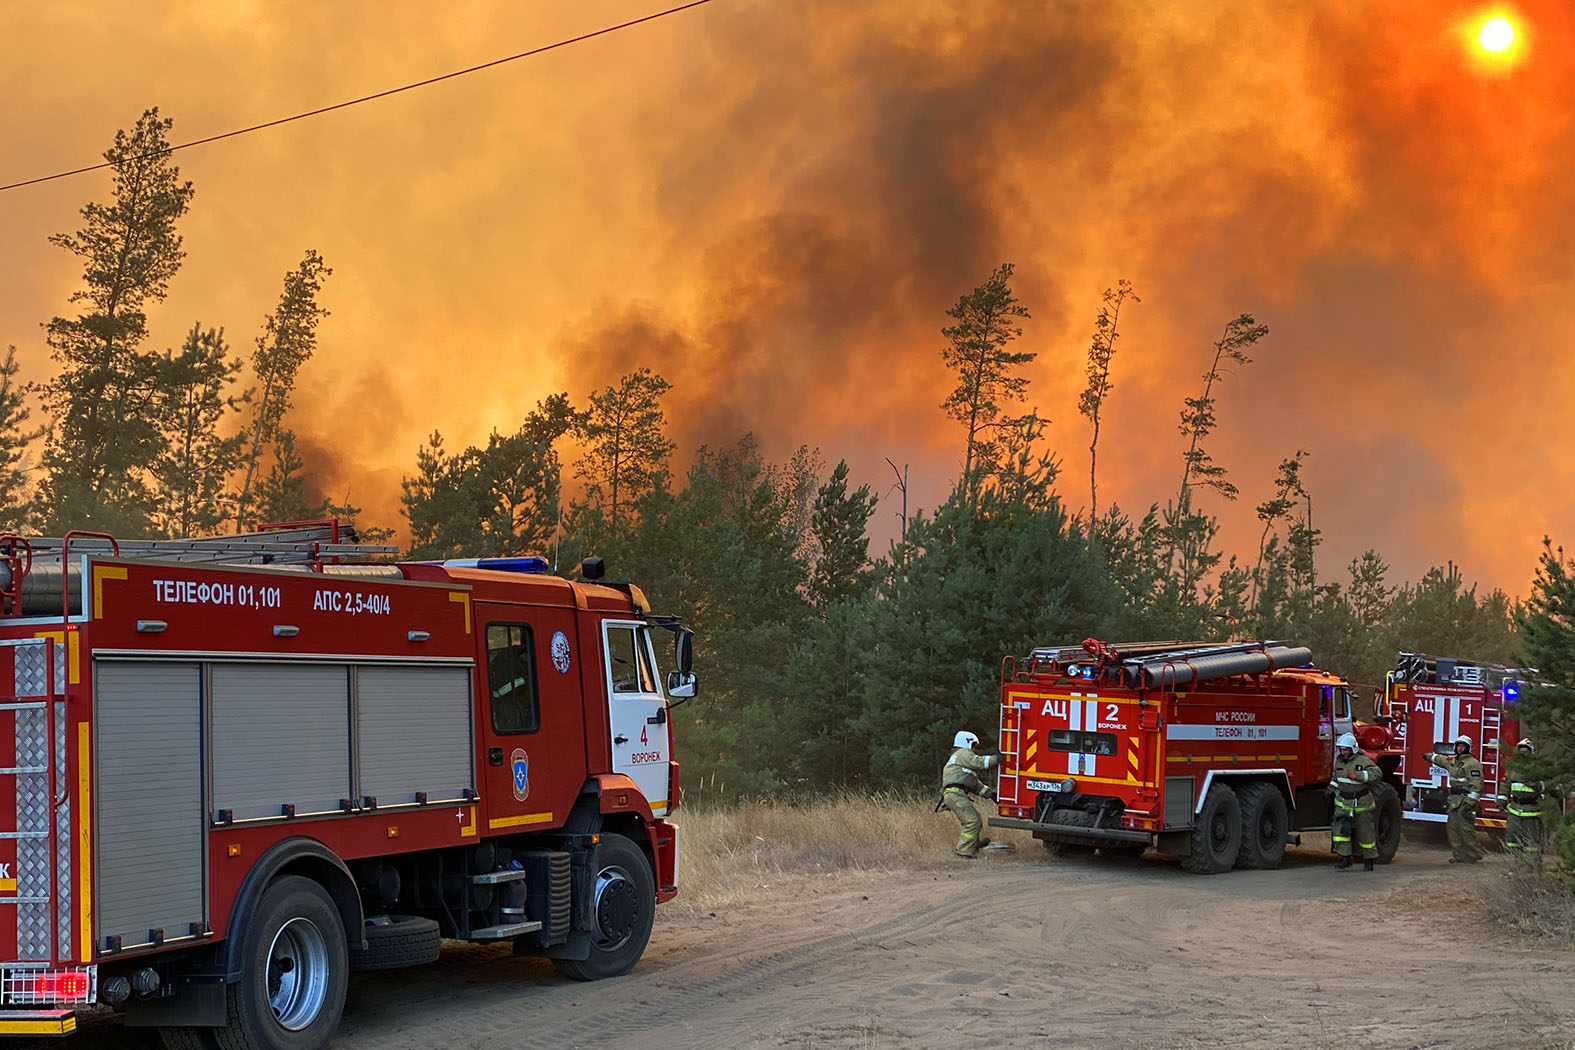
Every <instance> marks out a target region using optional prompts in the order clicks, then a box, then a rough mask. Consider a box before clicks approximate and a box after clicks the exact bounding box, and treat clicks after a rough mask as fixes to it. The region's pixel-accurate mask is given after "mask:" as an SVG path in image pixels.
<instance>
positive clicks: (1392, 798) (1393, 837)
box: [1373, 784, 1405, 864]
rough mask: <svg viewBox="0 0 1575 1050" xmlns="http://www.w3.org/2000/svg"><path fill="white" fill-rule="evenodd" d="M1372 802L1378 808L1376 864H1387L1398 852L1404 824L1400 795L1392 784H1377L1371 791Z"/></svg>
mask: <svg viewBox="0 0 1575 1050" xmlns="http://www.w3.org/2000/svg"><path fill="white" fill-rule="evenodd" d="M1373 801H1374V803H1375V804H1376V805H1377V807H1378V813H1377V816H1378V863H1380V864H1388V863H1389V862H1390V861H1392V860H1394V859H1395V854H1396V853H1397V852H1399V850H1400V828H1401V826H1402V825H1403V824H1404V823H1405V814H1404V811H1403V810H1402V809H1401V806H1400V793H1399V792H1398V791H1396V790H1395V789H1394V785H1393V784H1379V785H1378V786H1377V787H1375V788H1374V789H1373Z"/></svg>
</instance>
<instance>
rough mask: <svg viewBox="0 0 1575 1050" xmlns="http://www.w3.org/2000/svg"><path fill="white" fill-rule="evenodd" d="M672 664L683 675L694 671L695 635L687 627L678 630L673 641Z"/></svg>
mask: <svg viewBox="0 0 1575 1050" xmlns="http://www.w3.org/2000/svg"><path fill="white" fill-rule="evenodd" d="M673 663H674V664H676V665H677V667H678V670H679V671H681V672H683V673H684V674H688V673H689V672H690V671H693V670H694V667H695V633H694V632H693V631H691V630H689V629H688V628H687V627H684V628H680V629H679V631H678V635H677V637H675V638H674V639H673ZM690 695H691V696H692V695H694V694H692V693H691V694H690Z"/></svg>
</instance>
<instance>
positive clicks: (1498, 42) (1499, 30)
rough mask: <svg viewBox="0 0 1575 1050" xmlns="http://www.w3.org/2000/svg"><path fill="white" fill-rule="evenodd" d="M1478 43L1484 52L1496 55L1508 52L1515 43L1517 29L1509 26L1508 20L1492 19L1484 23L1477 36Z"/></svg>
mask: <svg viewBox="0 0 1575 1050" xmlns="http://www.w3.org/2000/svg"><path fill="white" fill-rule="evenodd" d="M1477 43H1478V44H1480V45H1481V47H1482V50H1484V51H1492V52H1495V53H1499V52H1504V51H1508V50H1509V49H1510V47H1511V45H1513V44H1514V43H1515V27H1514V26H1512V25H1510V24H1509V19H1507V18H1490V19H1488V20H1487V21H1486V22H1483V23H1482V30H1481V32H1479V33H1478V34H1477Z"/></svg>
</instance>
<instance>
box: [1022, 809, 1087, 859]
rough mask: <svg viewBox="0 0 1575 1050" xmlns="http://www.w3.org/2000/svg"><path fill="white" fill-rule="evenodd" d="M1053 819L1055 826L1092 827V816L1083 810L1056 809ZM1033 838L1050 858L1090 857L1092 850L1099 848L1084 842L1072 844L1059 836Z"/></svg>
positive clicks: (1069, 840) (1072, 842)
mask: <svg viewBox="0 0 1575 1050" xmlns="http://www.w3.org/2000/svg"><path fill="white" fill-rule="evenodd" d="M1053 819H1054V823H1057V824H1074V825H1076V826H1078V827H1088V828H1091V827H1093V826H1094V815H1093V814H1092V813H1090V812H1088V811H1087V810H1084V809H1058V810H1055V811H1054V813H1053ZM1035 838H1038V839H1039V841H1040V842H1043V843H1044V844H1045V852H1047V853H1049V854H1050V856H1052V857H1092V856H1093V855H1094V850H1096V849H1098V848H1099V847H1097V846H1091V845H1089V844H1088V843H1086V842H1074V841H1072V840H1071V839H1065V838H1062V837H1061V836H1060V835H1044V836H1043V837H1040V836H1038V835H1036V836H1035Z"/></svg>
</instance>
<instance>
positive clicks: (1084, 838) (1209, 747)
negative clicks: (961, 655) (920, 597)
mask: <svg viewBox="0 0 1575 1050" xmlns="http://www.w3.org/2000/svg"><path fill="white" fill-rule="evenodd" d="M1311 657H1312V654H1311V653H1310V652H1309V651H1308V650H1307V649H1305V648H1299V647H1294V646H1289V645H1285V644H1282V643H1279V642H1243V643H1232V644H1198V643H1183V642H1148V643H1129V644H1121V645H1112V644H1109V643H1105V642H1099V641H1096V640H1093V639H1090V640H1088V641H1086V642H1084V643H1083V644H1082V645H1081V646H1071V647H1061V648H1044V649H1036V650H1034V652H1033V653H1032V654H1031V655H1030V656H1029V657H1028V658H1027V659H1026V660H1023V661H1021V662H1019V661H1017V660H1015V659H1012V658H1008V659H1007V660H1006V661H1004V662H1003V666H1002V680H1001V773H1000V780H999V789H998V795H999V805H1000V812H1001V815H1000V816H997V817H995V818H993V819H992V820H991V821H990V823H991V824H992V825H995V826H997V827H1008V828H1020V829H1025V830H1028V831H1031V832H1032V833H1033V835H1034V837H1035V838H1038V839H1040V840H1041V841H1043V842H1044V843H1045V845H1046V847H1047V848H1049V849H1051V850H1052V852H1057V853H1064V852H1088V853H1092V852H1094V851H1095V850H1100V851H1103V852H1106V853H1116V854H1140V853H1142V852H1144V851H1145V850H1147V849H1149V848H1150V847H1153V848H1155V849H1157V850H1159V851H1160V852H1162V853H1172V854H1177V855H1179V856H1180V857H1181V858H1182V866H1183V867H1184V868H1186V869H1187V870H1189V871H1193V872H1197V873H1201V874H1216V873H1219V872H1224V871H1228V870H1230V869H1231V868H1233V867H1239V868H1274V867H1278V866H1279V864H1280V862H1281V859H1282V858H1283V857H1284V854H1285V849H1286V847H1287V845H1288V844H1291V843H1293V842H1298V841H1299V833H1300V832H1303V831H1326V830H1329V828H1330V824H1331V820H1332V819H1333V809H1334V806H1333V795H1332V793H1331V791H1330V789H1329V784H1330V777H1331V773H1332V770H1333V762H1334V744H1335V740H1336V739H1337V738H1338V737H1339V736H1340V735H1341V734H1342V733H1345V732H1354V733H1355V734H1356V736H1357V738H1358V741H1359V743H1360V746H1361V748H1362V750H1363V751H1364V752H1366V753H1367V754H1368V755H1369V756H1370V757H1372V758H1373V759H1374V761H1375V762H1377V763H1378V764H1379V766H1380V768H1381V769H1382V770H1383V771H1384V774H1385V779H1384V782H1383V783H1381V784H1379V785H1378V786H1377V787H1376V788H1374V789H1373V791H1372V793H1373V796H1374V803H1375V806H1376V810H1377V813H1376V816H1377V818H1378V836H1379V842H1378V849H1379V859H1380V860H1382V861H1384V862H1387V861H1389V860H1390V859H1391V858H1393V856H1394V854H1395V851H1396V849H1397V848H1398V846H1399V839H1400V827H1401V823H1400V801H1399V796H1398V794H1397V793H1396V785H1397V780H1398V778H1397V775H1396V773H1395V769H1396V767H1397V766H1398V764H1399V761H1400V754H1399V752H1398V751H1396V750H1395V749H1393V748H1392V747H1391V746H1390V740H1389V734H1388V731H1387V730H1386V729H1385V728H1384V727H1383V726H1380V725H1371V724H1361V723H1356V722H1355V721H1354V720H1353V719H1352V713H1351V687H1350V685H1349V684H1348V683H1347V682H1346V681H1345V680H1344V679H1342V678H1338V677H1336V676H1334V675H1331V674H1327V673H1325V672H1323V671H1319V670H1316V669H1314V668H1313V667H1312V666H1311V664H1310V661H1311Z"/></svg>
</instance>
